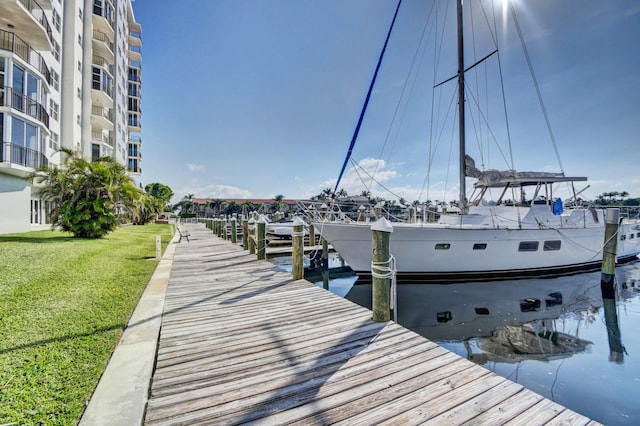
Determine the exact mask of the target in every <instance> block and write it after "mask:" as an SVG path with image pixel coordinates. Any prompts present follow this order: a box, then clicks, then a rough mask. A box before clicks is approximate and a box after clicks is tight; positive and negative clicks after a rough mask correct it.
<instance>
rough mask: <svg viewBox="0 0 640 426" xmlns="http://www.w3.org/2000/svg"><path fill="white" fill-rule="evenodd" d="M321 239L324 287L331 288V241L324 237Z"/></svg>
mask: <svg viewBox="0 0 640 426" xmlns="http://www.w3.org/2000/svg"><path fill="white" fill-rule="evenodd" d="M320 240H322V288H324V289H325V290H329V243H327V240H325V239H324V238H322V237H320Z"/></svg>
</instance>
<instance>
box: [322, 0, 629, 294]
mask: <svg viewBox="0 0 640 426" xmlns="http://www.w3.org/2000/svg"><path fill="white" fill-rule="evenodd" d="M456 1H457V26H458V31H457V33H458V43H457V46H458V55H457V56H458V73H457V75H456V76H454V77H453V78H452V79H455V78H457V86H458V94H457V95H458V120H459V123H458V124H459V127H458V129H459V130H458V134H459V173H460V182H459V184H460V196H459V198H460V199H459V201H458V207H459V208H460V214H454V215H450V214H442V215H440V216H439V219H437V221H434V222H428V221H424V218H423V221H422V222H413V223H407V222H393V223H392V228H393V230H392V232H391V236H390V251H391V254H392V256H393V257H394V258H395V271H396V276H397V278H398V279H399V280H407V281H414V282H422V281H425V282H452V281H478V280H483V281H486V280H496V279H507V278H514V277H531V276H543V277H550V276H559V275H564V274H573V273H576V272H578V271H585V270H593V269H595V268H598V267H599V266H600V265H601V262H602V248H603V245H604V228H605V212H604V210H602V209H595V208H593V207H589V206H580V205H572V206H569V205H568V204H570V203H567V205H563V200H562V199H560V198H558V197H557V196H556V194H557V193H556V188H557V187H558V186H559V185H569V187H570V188H571V190H572V192H573V195H572V196H571V197H570V198H571V199H570V200H565V202H566V201H571V202H572V203H571V204H577V203H575V201H576V200H577V195H578V194H579V192H576V191H575V186H574V184H575V183H577V182H584V181H586V180H587V178H586V177H571V176H566V175H565V174H564V172H560V173H549V172H518V171H515V170H503V171H501V170H492V169H488V170H479V169H477V168H476V165H475V162H474V161H473V159H472V158H471V157H470V156H468V155H467V154H466V146H465V145H466V144H465V132H466V129H465V101H466V99H465V73H466V72H467V71H468V69H467V68H465V63H464V43H463V40H462V38H463V34H464V33H463V30H462V22H463V19H462V0H456ZM396 16H397V9H396ZM394 22H395V17H394ZM392 25H393V24H392ZM388 39H389V38H388V37H387V41H388ZM385 48H386V43H385ZM383 52H384V49H383ZM494 53H495V52H494ZM488 56H490V55H488ZM381 57H382V55H381ZM485 59H486V58H485ZM475 65H476V64H474V65H473V66H475ZM473 66H472V67H473ZM469 68H471V67H469ZM376 73H377V70H376ZM374 78H375V75H374ZM450 80H451V79H450ZM372 85H373V83H372ZM370 90H371V88H370ZM367 100H368V97H367ZM365 105H366V103H365ZM363 115H364V114H361V116H360V122H361V121H362V117H363ZM360 122H359V123H358V127H359V125H360ZM358 127H356V130H357V129H358ZM354 140H355V136H354ZM354 140H352V144H351V147H350V148H349V153H350V152H351V150H352V148H353V143H354ZM348 155H349V154H348ZM345 164H346V161H345ZM343 171H344V166H343ZM341 174H342V172H341ZM467 177H469V178H475V179H476V181H475V184H474V195H472V196H471V197H470V198H469V199H467V194H466V192H467V191H466V183H465V181H466V178H467ZM338 181H339V179H338ZM337 186H338V185H337V184H336V189H337ZM524 189H527V191H529V192H528V193H531V192H532V193H533V196H532V197H530V198H529V199H528V200H526V201H525V195H524ZM496 190H498V191H497V192H498V193H499V194H500V196H499V198H498V199H497V200H495V202H492V203H487V202H485V196H487V195H488V194H489V193H490V192H492V191H494V192H495V191H496ZM531 190H532V191H531ZM515 191H522V192H521V194H519V195H515V196H511V197H509V195H507V194H513V193H514V192H515ZM513 200H516V201H513ZM314 226H315V227H316V229H317V230H318V232H319V233H320V234H321V235H322V237H323V238H324V239H326V240H327V241H328V242H329V243H330V244H331V245H332V246H333V248H335V250H336V251H337V252H339V253H340V255H341V256H342V257H343V258H344V259H345V260H346V262H347V263H348V264H349V266H351V268H352V269H353V270H354V271H355V272H356V273H357V274H358V275H360V276H361V277H364V278H366V277H368V276H371V269H372V265H371V261H372V255H371V251H372V242H371V241H372V237H371V223H367V222H358V221H354V220H351V219H350V218H348V217H346V216H345V215H338V219H337V220H329V219H327V218H324V219H322V220H316V221H315V223H314ZM617 238H618V241H617V254H618V262H626V261H632V260H637V259H638V254H639V253H640V221H638V220H637V219H634V220H631V219H624V220H623V221H622V223H621V224H620V227H619V233H618V235H617Z"/></svg>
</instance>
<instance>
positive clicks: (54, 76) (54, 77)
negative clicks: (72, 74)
mask: <svg viewBox="0 0 640 426" xmlns="http://www.w3.org/2000/svg"><path fill="white" fill-rule="evenodd" d="M51 84H52V85H53V88H54V89H56V90H60V75H59V74H58V73H57V72H56V71H55V70H51Z"/></svg>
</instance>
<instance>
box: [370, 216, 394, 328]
mask: <svg viewBox="0 0 640 426" xmlns="http://www.w3.org/2000/svg"><path fill="white" fill-rule="evenodd" d="M371 231H372V232H371V236H372V242H373V250H372V262H371V278H372V279H371V283H372V285H371V290H372V291H371V293H372V295H371V296H372V309H371V310H372V311H373V320H374V321H377V322H386V321H389V320H390V319H391V311H390V309H391V289H390V284H391V274H392V271H391V268H390V267H389V266H390V264H391V253H390V249H389V241H390V239H391V233H392V232H393V227H392V226H391V223H390V222H389V221H388V220H387V219H385V218H384V217H381V218H380V219H378V220H377V221H376V222H375V223H374V224H373V225H371Z"/></svg>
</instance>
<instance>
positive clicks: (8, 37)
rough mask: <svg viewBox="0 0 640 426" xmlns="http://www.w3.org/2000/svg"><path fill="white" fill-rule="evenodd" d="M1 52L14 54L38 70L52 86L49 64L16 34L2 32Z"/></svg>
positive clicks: (0, 38) (0, 37)
mask: <svg viewBox="0 0 640 426" xmlns="http://www.w3.org/2000/svg"><path fill="white" fill-rule="evenodd" d="M0 50H6V51H9V52H13V53H14V54H15V55H17V56H18V57H19V58H20V59H22V60H23V61H25V62H26V63H28V64H29V65H31V66H32V67H33V68H34V69H35V70H37V71H38V72H39V73H40V75H41V76H42V77H43V78H44V79H45V81H46V82H47V84H51V72H50V71H49V67H47V63H46V62H45V61H44V59H43V58H42V56H41V55H40V54H39V53H38V52H36V51H35V50H33V49H32V48H31V46H29V44H27V43H26V42H25V41H24V40H22V39H21V38H20V37H18V36H17V35H15V34H14V33H10V32H8V31H3V30H0Z"/></svg>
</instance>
